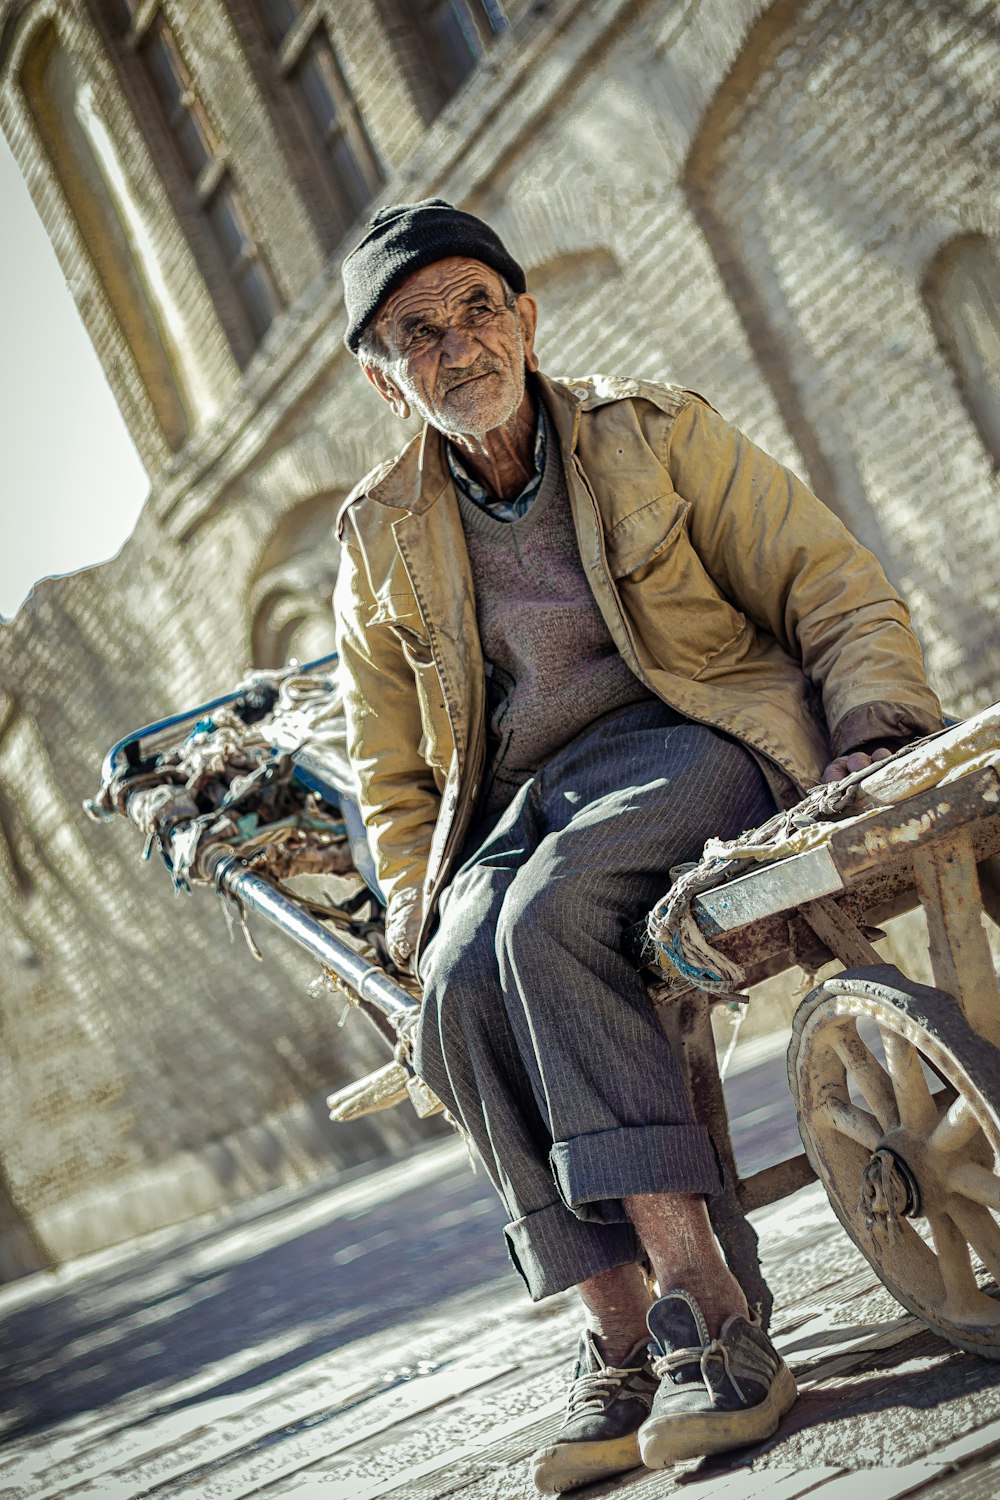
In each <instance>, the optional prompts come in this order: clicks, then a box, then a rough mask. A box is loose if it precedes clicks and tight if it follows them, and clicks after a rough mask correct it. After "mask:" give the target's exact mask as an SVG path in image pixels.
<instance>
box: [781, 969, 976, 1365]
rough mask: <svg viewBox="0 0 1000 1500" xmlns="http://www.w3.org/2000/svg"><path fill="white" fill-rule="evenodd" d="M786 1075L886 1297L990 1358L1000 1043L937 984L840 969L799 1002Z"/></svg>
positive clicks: (815, 1154)
mask: <svg viewBox="0 0 1000 1500" xmlns="http://www.w3.org/2000/svg"><path fill="white" fill-rule="evenodd" d="M788 1079H789V1083H790V1084H791V1089H792V1093H793V1095H794V1097H795V1104H796V1109H797V1112H798V1120H799V1133H800V1135H801V1136H802V1143H803V1145H804V1146H805V1149H806V1153H807V1155H808V1157H809V1160H810V1162H811V1163H812V1165H813V1168H814V1169H815V1171H816V1175H817V1176H818V1177H819V1179H820V1181H821V1182H822V1183H823V1186H824V1187H825V1188H826V1191H827V1193H828V1194H829V1198H830V1202H831V1204H832V1205H833V1209H834V1212H835V1213H836V1215H837V1217H838V1218H839V1220H840V1222H841V1223H842V1224H843V1226H844V1228H845V1229H846V1230H847V1233H848V1234H849V1235H850V1237H851V1239H852V1240H853V1241H854V1243H855V1244H856V1245H857V1247H858V1249H859V1250H860V1251H861V1252H862V1254H863V1255H865V1256H866V1257H867V1258H868V1260H869V1261H870V1262H871V1264H872V1266H873V1267H874V1268H875V1270H876V1272H877V1273H878V1275H879V1277H880V1278H881V1280H882V1281H883V1282H884V1283H885V1285H886V1286H887V1287H888V1288H889V1290H890V1292H892V1294H893V1296H894V1297H896V1298H897V1299H898V1300H899V1301H900V1302H901V1303H902V1304H903V1306H904V1307H906V1308H908V1309H909V1310H910V1311H911V1312H913V1313H915V1314H916V1315H917V1317H919V1318H922V1319H923V1320H924V1322H925V1323H927V1324H929V1325H930V1327H931V1328H933V1329H935V1330H936V1332H938V1333H940V1334H941V1335H942V1337H943V1338H946V1339H947V1340H948V1341H949V1343H952V1344H957V1345H958V1347H959V1348H961V1349H969V1350H972V1351H973V1352H974V1353H976V1354H982V1355H984V1356H985V1357H986V1358H987V1359H997V1360H1000V1299H998V1296H997V1293H996V1291H995V1287H994V1283H997V1284H1000V1220H998V1216H1000V1050H998V1049H997V1048H995V1047H993V1046H991V1045H990V1044H989V1043H988V1042H985V1041H983V1040H982V1039H981V1038H980V1037H978V1036H977V1035H976V1033H975V1032H974V1031H973V1030H972V1029H971V1027H970V1026H969V1023H968V1022H967V1021H966V1019H965V1017H964V1016H963V1015H962V1013H961V1011H960V1009H959V1007H958V1005H957V1004H956V1002H955V1001H954V1000H953V999H952V997H951V996H950V995H946V994H945V993H944V992H943V991H942V990H935V989H930V988H929V987H928V986H926V985H922V984H914V983H913V982H912V981H911V980H909V979H907V978H906V977H905V975H903V974H901V973H900V972H899V970H898V969H895V968H892V967H890V966H889V965H885V966H879V967H872V968H864V969H852V970H849V971H848V972H846V973H843V974H837V975H835V977H834V978H833V979H828V980H826V982H825V983H824V984H821V985H819V987H818V988H817V989H815V990H813V991H812V993H811V994H810V995H807V996H806V998H805V1000H803V1002H802V1004H801V1005H800V1006H799V1009H798V1011H797V1013H796V1016H795V1020H794V1023H793V1027H792V1038H791V1042H790V1043H789V1048H788Z"/></svg>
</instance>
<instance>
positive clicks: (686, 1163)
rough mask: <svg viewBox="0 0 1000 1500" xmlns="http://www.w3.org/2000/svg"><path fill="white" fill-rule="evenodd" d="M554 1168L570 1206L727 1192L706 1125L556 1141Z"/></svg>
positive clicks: (630, 1129) (625, 1129) (627, 1129)
mask: <svg viewBox="0 0 1000 1500" xmlns="http://www.w3.org/2000/svg"><path fill="white" fill-rule="evenodd" d="M549 1165H550V1166H551V1168H552V1175H553V1176H554V1178H555V1182H556V1188H557V1189H558V1192H559V1196H560V1197H561V1198H562V1200H563V1202H564V1203H565V1204H566V1206H567V1207H568V1208H576V1207H578V1206H579V1205H581V1204H584V1203H593V1202H595V1201H598V1200H600V1199H606V1198H618V1199H621V1198H627V1197H629V1196H630V1195H631V1194H633V1193H699V1194H702V1195H704V1196H708V1195H710V1194H712V1193H718V1192H720V1191H721V1188H722V1180H721V1174H720V1172H719V1162H718V1158H717V1156H716V1154H715V1148H714V1146H713V1145H712V1138H711V1136H710V1135H709V1133H708V1131H707V1130H706V1129H705V1127H704V1125H632V1126H628V1125H623V1126H619V1127H618V1128H617V1129H615V1130H599V1131H595V1132H594V1133H593V1134H592V1135H578V1136H574V1137H573V1139H572V1140H569V1141H556V1142H555V1144H554V1145H553V1147H552V1150H551V1151H550V1152H549Z"/></svg>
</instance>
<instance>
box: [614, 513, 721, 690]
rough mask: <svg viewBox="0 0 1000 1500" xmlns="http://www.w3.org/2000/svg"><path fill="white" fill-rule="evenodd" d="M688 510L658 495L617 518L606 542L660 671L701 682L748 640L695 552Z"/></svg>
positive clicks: (629, 609) (643, 642) (628, 608)
mask: <svg viewBox="0 0 1000 1500" xmlns="http://www.w3.org/2000/svg"><path fill="white" fill-rule="evenodd" d="M690 509H691V505H690V502H689V501H687V500H681V499H680V497H679V496H677V495H674V494H670V495H659V496H657V497H656V498H655V499H653V500H650V501H647V502H646V503H645V504H643V505H641V506H639V507H638V508H637V509H636V510H635V511H633V512H632V513H631V514H630V515H628V516H625V517H624V518H623V519H622V520H621V521H619V522H618V524H617V525H616V526H615V527H614V528H613V530H612V531H611V532H610V534H609V535H608V536H607V537H606V538H605V545H606V548H607V555H608V566H609V568H610V570H611V576H612V578H613V579H614V582H615V585H616V587H617V589H618V593H619V596H620V598H621V602H622V605H623V607H624V609H625V612H626V614H627V616H628V618H629V621H630V623H631V625H632V630H633V632H634V634H635V636H636V638H637V643H638V644H639V645H640V646H641V647H644V648H645V650H644V653H643V654H645V655H646V656H647V658H649V659H650V660H651V663H652V665H654V666H657V667H662V668H664V669H665V670H666V671H668V672H674V673H676V674H677V675H679V676H682V677H689V678H697V677H699V676H700V675H701V674H702V672H704V671H705V670H706V669H707V668H708V667H709V665H710V664H712V663H714V662H715V661H716V658H718V657H719V656H722V655H724V654H725V653H726V652H727V650H728V649H730V648H732V647H734V646H735V645H736V643H737V642H739V641H741V640H742V638H743V636H744V635H745V634H746V632H747V629H748V626H747V621H746V617H745V616H744V615H743V614H741V612H740V611H739V610H738V609H735V608H734V606H733V605H732V604H731V603H730V602H729V600H728V599H726V598H725V596H724V595H723V594H722V593H721V591H720V590H719V588H718V586H717V585H716V583H715V582H714V580H713V579H712V578H711V576H710V575H709V573H708V572H707V570H706V568H705V566H704V564H703V563H702V561H701V558H700V557H699V556H698V554H697V552H696V551H695V548H694V545H693V543H692V541H691V537H690V534H689V532H688V528H687V517H688V513H689V511H690ZM714 675H716V674H715V673H713V676H714Z"/></svg>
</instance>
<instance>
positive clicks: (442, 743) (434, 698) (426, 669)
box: [369, 594, 450, 783]
mask: <svg viewBox="0 0 1000 1500" xmlns="http://www.w3.org/2000/svg"><path fill="white" fill-rule="evenodd" d="M369 625H372V626H381V627H382V628H383V629H385V630H388V631H389V632H390V634H391V635H392V636H393V637H394V638H395V640H396V641H397V642H398V644H399V647H400V649H401V651H402V654H403V660H404V661H405V662H406V664H407V666H408V667H409V668H410V671H411V672H412V673H413V681H414V684H415V686H416V692H417V703H418V706H419V709H420V725H421V730H422V733H421V737H420V743H419V745H418V747H417V753H418V755H419V756H420V759H421V760H422V761H423V762H424V764H425V765H427V766H429V767H430V768H431V770H432V771H433V772H434V773H435V780H437V781H438V782H439V783H440V781H441V779H442V776H443V773H444V771H445V768H446V758H447V751H446V749H445V747H446V746H447V745H448V743H449V739H450V736H449V734H448V730H447V722H448V721H447V711H446V709H445V703H444V696H443V693H442V691H441V679H440V677H439V676H438V670H437V665H436V663H435V661H434V653H433V650H432V649H431V643H430V640H429V639H428V637H427V635H426V633H425V631H424V627H423V621H422V620H421V618H420V615H419V613H418V612H417V609H416V606H415V604H414V601H413V599H412V598H411V597H410V596H409V595H405V594H384V595H382V596H381V597H380V598H379V600H378V602H377V605H376V608H375V612H374V614H373V615H372V617H371V619H370V621H369Z"/></svg>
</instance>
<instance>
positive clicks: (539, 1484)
mask: <svg viewBox="0 0 1000 1500" xmlns="http://www.w3.org/2000/svg"><path fill="white" fill-rule="evenodd" d="M641 1463H642V1459H641V1458H640V1457H639V1435H638V1433H635V1432H629V1433H626V1435H625V1436H624V1437H620V1438H606V1439H604V1440H603V1441H601V1442H593V1443H552V1444H551V1445H550V1446H549V1447H548V1448H539V1450H538V1452H537V1453H536V1454H535V1457H534V1467H533V1475H534V1480H535V1488H536V1490H538V1491H539V1492H540V1493H541V1494H543V1495H561V1494H562V1493H563V1491H564V1490H573V1489H576V1487H577V1485H580V1484H593V1483H594V1482H595V1480H598V1479H606V1478H607V1477H608V1476H609V1475H610V1474H621V1473H623V1472H624V1470H626V1469H637V1468H639V1466H640V1465H641Z"/></svg>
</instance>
